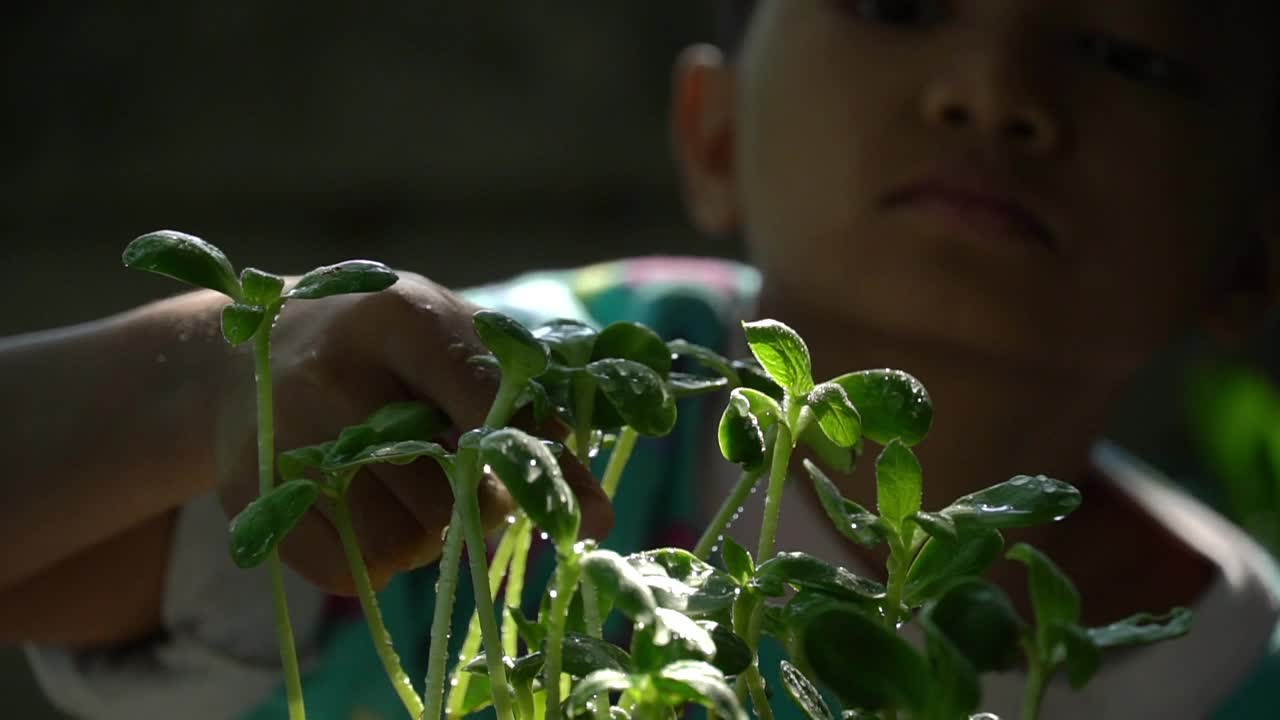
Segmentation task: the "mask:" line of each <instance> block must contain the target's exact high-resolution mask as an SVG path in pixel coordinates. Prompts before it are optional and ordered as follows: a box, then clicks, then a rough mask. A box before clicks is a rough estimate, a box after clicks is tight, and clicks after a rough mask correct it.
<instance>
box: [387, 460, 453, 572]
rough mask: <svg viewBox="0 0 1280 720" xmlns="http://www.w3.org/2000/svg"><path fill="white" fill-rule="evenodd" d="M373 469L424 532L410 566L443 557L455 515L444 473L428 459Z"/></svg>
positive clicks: (413, 566) (447, 481) (420, 564)
mask: <svg viewBox="0 0 1280 720" xmlns="http://www.w3.org/2000/svg"><path fill="white" fill-rule="evenodd" d="M372 470H373V473H374V474H375V475H377V476H378V480H379V481H380V482H381V483H382V485H383V486H384V487H385V488H386V489H387V491H388V492H390V493H391V495H392V496H393V497H394V498H395V499H396V501H397V502H398V503H399V504H400V506H401V507H403V508H404V509H405V510H406V511H408V513H409V514H410V515H412V516H413V517H414V519H415V520H416V521H417V523H418V527H419V528H420V530H421V532H422V538H421V539H420V541H419V544H418V547H417V552H416V553H415V554H414V556H413V557H411V558H410V559H409V567H410V568H417V567H422V566H423V565H427V564H429V563H431V562H434V561H435V560H436V558H438V557H440V548H441V544H442V543H443V538H442V534H443V532H444V529H445V527H446V526H448V524H449V516H450V514H451V513H452V512H453V495H452V491H451V490H450V488H449V480H448V478H446V477H445V474H444V471H443V470H441V469H440V466H438V465H436V464H435V463H434V462H431V461H429V460H418V461H416V462H414V463H411V464H409V465H404V466H399V465H378V466H375V467H373V468H372Z"/></svg>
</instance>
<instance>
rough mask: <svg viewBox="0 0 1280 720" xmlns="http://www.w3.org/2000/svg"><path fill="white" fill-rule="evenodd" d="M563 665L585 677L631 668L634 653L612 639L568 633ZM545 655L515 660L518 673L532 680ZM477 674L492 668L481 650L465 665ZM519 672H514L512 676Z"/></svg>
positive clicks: (575, 675) (536, 653)
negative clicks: (600, 671)
mask: <svg viewBox="0 0 1280 720" xmlns="http://www.w3.org/2000/svg"><path fill="white" fill-rule="evenodd" d="M560 647H561V652H560V667H561V669H562V671H563V672H566V673H568V674H570V675H572V676H573V677H586V676H587V675H590V674H591V673H592V672H595V671H596V670H617V671H619V672H630V671H631V656H630V655H628V654H627V651H625V650H623V649H622V648H620V647H618V646H617V645H614V644H613V643H611V642H607V641H605V640H601V639H599V638H594V637H591V636H590V635H583V634H581V633H573V632H567V633H565V635H564V642H563V643H561V645H560ZM544 657H545V654H544V652H543V651H542V650H538V651H536V652H533V653H529V654H528V655H525V656H523V657H521V658H519V659H518V660H517V661H516V666H517V667H519V668H520V672H519V674H520V675H522V676H524V677H526V678H528V679H530V680H532V679H534V678H536V677H538V676H539V675H541V674H542V665H543V662H544ZM464 669H465V670H466V671H467V672H471V673H476V674H477V675H488V674H489V667H488V663H487V661H486V657H485V654H484V653H480V654H479V655H477V656H476V657H475V659H473V660H472V661H471V662H470V663H468V664H467V666H466V667H465V668H464ZM515 674H516V673H515V672H514V668H513V672H512V675H515Z"/></svg>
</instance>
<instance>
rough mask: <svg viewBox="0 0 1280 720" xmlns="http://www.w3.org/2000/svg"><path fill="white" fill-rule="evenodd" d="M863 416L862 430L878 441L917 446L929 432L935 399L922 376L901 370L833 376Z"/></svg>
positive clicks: (878, 442) (880, 443) (881, 443)
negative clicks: (918, 378) (922, 382)
mask: <svg viewBox="0 0 1280 720" xmlns="http://www.w3.org/2000/svg"><path fill="white" fill-rule="evenodd" d="M831 382H833V383H835V384H837V385H839V386H840V387H842V388H844V391H845V392H846V393H847V394H848V395H849V402H851V403H853V406H854V407H856V408H857V409H858V414H859V415H861V417H862V432H863V434H864V435H866V436H867V437H868V438H870V439H871V440H872V441H873V442H875V443H877V444H879V445H888V444H889V443H890V442H892V441H893V440H895V439H896V440H901V441H902V443H903V444H904V445H906V446H907V447H914V446H916V445H918V444H920V441H921V440H924V438H925V436H926V435H928V434H929V428H930V426H931V425H932V424H933V401H932V400H931V399H930V398H929V393H928V392H927V391H926V390H925V389H924V385H922V384H921V383H920V381H919V380H917V379H915V378H914V377H912V376H910V375H908V374H907V373H904V372H902V371H901V370H862V371H859V372H853V373H849V374H847V375H841V376H840V377H837V378H834V379H832V380H831Z"/></svg>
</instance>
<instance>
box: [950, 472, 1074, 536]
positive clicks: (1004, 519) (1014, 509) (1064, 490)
mask: <svg viewBox="0 0 1280 720" xmlns="http://www.w3.org/2000/svg"><path fill="white" fill-rule="evenodd" d="M1078 507H1080V491H1079V490H1076V489H1075V488H1074V487H1072V486H1071V485H1068V484H1067V483H1064V482H1061V481H1059V480H1054V479H1052V478H1047V477H1045V476H1043V475H1037V476H1034V477H1032V476H1027V475H1022V476H1019V477H1015V478H1013V479H1011V480H1007V481H1005V482H1002V483H1000V484H999V485H993V486H992V487H989V488H987V489H985V490H979V491H978V492H976V493H972V494H970V495H965V496H964V497H962V498H960V499H958V500H956V501H955V502H953V503H951V506H950V507H948V508H946V509H944V510H943V511H942V514H943V515H946V516H947V517H950V518H951V519H952V520H954V521H955V523H956V525H957V526H967V527H985V528H994V529H1000V528H1015V527H1030V526H1032V525H1043V524H1045V523H1049V522H1056V521H1058V520H1061V519H1062V518H1064V517H1066V516H1067V515H1069V514H1071V512H1072V511H1074V510H1075V509H1076V508H1078Z"/></svg>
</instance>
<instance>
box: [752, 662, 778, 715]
mask: <svg viewBox="0 0 1280 720" xmlns="http://www.w3.org/2000/svg"><path fill="white" fill-rule="evenodd" d="M746 676H747V689H748V690H749V691H750V692H751V704H752V705H754V706H755V707H756V716H757V717H759V718H760V720H773V708H771V707H769V697H768V696H767V695H765V692H764V679H763V678H761V677H760V668H759V667H758V666H757V665H755V664H752V665H751V667H749V668H747V672H746Z"/></svg>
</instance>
